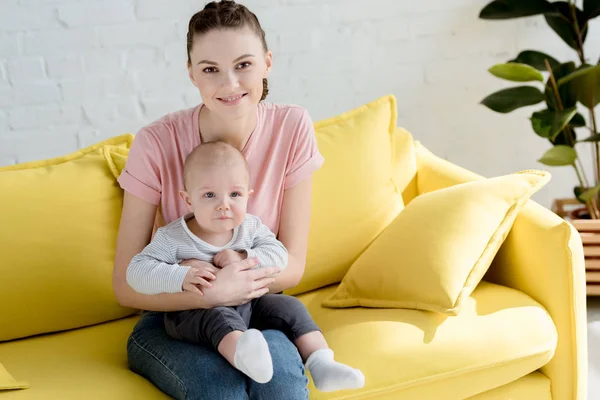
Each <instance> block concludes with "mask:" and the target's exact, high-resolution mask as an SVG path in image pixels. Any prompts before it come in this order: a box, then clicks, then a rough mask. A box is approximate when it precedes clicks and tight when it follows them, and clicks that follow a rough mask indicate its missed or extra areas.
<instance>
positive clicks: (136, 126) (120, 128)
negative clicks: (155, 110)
mask: <svg viewBox="0 0 600 400" xmlns="http://www.w3.org/2000/svg"><path fill="white" fill-rule="evenodd" d="M149 122H150V121H148V120H142V119H123V118H120V119H119V120H118V121H108V122H104V123H102V124H99V125H97V126H94V127H93V128H94V129H93V130H94V132H97V134H96V135H94V136H91V137H88V138H87V139H86V137H85V135H84V134H81V135H79V140H80V142H81V145H88V146H89V145H90V144H94V143H97V142H99V141H100V140H103V139H108V138H111V137H114V136H117V135H122V134H124V133H133V134H135V133H136V132H138V131H139V130H140V128H142V127H144V126H146V125H147V124H148V123H149Z"/></svg>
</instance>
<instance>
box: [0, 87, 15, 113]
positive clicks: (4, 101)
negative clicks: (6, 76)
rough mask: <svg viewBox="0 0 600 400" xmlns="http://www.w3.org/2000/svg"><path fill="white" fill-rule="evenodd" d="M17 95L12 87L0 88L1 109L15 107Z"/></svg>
mask: <svg viewBox="0 0 600 400" xmlns="http://www.w3.org/2000/svg"><path fill="white" fill-rule="evenodd" d="M14 97H15V94H14V91H13V89H12V88H11V87H10V86H7V87H0V108H5V107H11V106H13V105H14V104H13V100H14Z"/></svg>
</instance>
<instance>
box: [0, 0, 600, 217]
mask: <svg viewBox="0 0 600 400" xmlns="http://www.w3.org/2000/svg"><path fill="white" fill-rule="evenodd" d="M206 1H207V0H206ZM206 1H202V0H201V1H199V0H176V1H173V0H103V1H101V0H79V1H78V0H45V1H43V2H42V1H39V0H2V2H1V3H0V165H7V164H13V163H17V162H25V161H29V160H33V159H39V158H47V157H55V156H59V155H62V154H64V153H67V152H71V151H74V150H76V149H77V148H80V147H82V146H86V145H89V144H92V143H95V142H97V141H99V140H101V139H103V138H106V137H110V136H114V135H118V134H120V133H123V132H134V133H135V132H136V131H137V130H138V129H139V128H140V127H141V126H143V125H144V124H147V123H149V122H151V121H152V120H154V119H156V118H158V117H160V116H161V115H163V114H165V113H167V112H170V111H175V110H178V109H181V108H184V107H191V106H192V105H194V104H197V103H198V102H199V101H200V97H199V95H198V93H197V91H196V90H195V88H194V87H193V86H192V85H191V83H190V82H189V80H188V77H187V71H186V69H185V61H186V54H185V34H186V29H187V23H188V21H189V18H190V17H191V15H192V14H193V13H194V12H195V11H196V10H197V9H199V8H201V7H202V6H203V5H204V4H205V2H206ZM486 3H487V0H451V1H448V0H424V1H415V0H248V1H246V2H245V4H246V5H248V6H249V7H250V8H251V9H252V10H253V11H255V12H256V14H257V15H258V17H259V19H260V20H261V22H262V24H263V27H264V28H265V30H266V32H267V41H268V44H269V46H270V47H271V49H272V50H273V51H274V55H275V57H274V63H275V64H274V70H273V74H272V75H271V79H270V84H271V90H270V99H271V100H273V101H280V102H287V103H296V104H300V105H302V106H305V107H307V108H308V109H309V111H310V112H311V115H312V117H313V119H314V120H319V119H322V118H325V117H329V116H333V115H336V114H338V113H341V112H343V111H346V110H348V109H350V108H353V107H356V106H359V105H361V104H363V103H365V102H367V101H370V100H373V99H375V98H377V97H380V96H382V95H384V94H387V93H393V94H394V95H395V96H396V97H397V99H398V115H399V124H400V125H402V126H405V127H406V128H408V129H409V130H410V131H412V132H413V134H414V135H415V137H416V138H417V139H419V140H421V141H422V142H423V143H424V144H425V145H426V146H427V147H429V148H430V149H431V150H433V151H434V152H436V153H437V154H439V155H441V156H443V157H445V158H447V159H449V160H451V161H453V162H456V163H458V164H460V165H463V166H465V167H467V168H469V169H473V170H475V171H477V172H479V173H481V174H483V175H487V176H493V175H498V174H503V173H509V172H512V171H516V170H519V169H525V168H542V167H543V166H541V165H540V164H537V163H536V161H535V160H536V159H537V158H538V157H539V156H540V155H541V154H542V153H543V152H544V150H545V149H546V148H547V145H546V143H545V142H544V141H543V140H541V139H539V138H538V137H537V136H535V134H534V133H533V132H532V130H531V128H530V125H529V122H528V120H527V117H528V116H529V115H530V113H531V110H532V109H527V110H519V111H516V112H514V113H512V114H510V115H499V114H496V113H493V112H491V111H489V110H487V109H486V108H484V107H483V106H481V105H479V101H480V100H481V99H482V98H483V97H485V96H486V95H487V94H489V93H491V92H492V91H495V90H498V89H499V88H501V87H503V86H506V85H507V84H506V83H504V82H503V81H500V80H499V79H496V78H494V77H493V76H491V75H490V74H489V73H488V72H487V69H488V68H489V67H490V66H491V65H493V64H495V63H498V62H504V61H507V60H508V59H510V58H512V57H514V56H515V55H516V54H517V53H518V52H519V51H520V50H524V49H527V48H532V49H539V50H543V51H546V52H549V53H550V54H552V55H554V56H555V57H557V58H558V59H561V60H566V59H575V54H574V53H573V52H572V51H570V49H569V48H568V47H567V46H566V45H564V44H563V43H562V42H561V41H560V39H558V38H557V37H556V35H555V34H554V33H553V32H552V31H551V30H550V29H549V28H548V27H547V26H546V23H545V22H544V21H543V19H542V18H541V17H533V18H528V19H526V20H518V21H497V22H491V21H481V20H479V19H478V18H477V15H478V13H479V10H480V9H481V8H482V7H483V6H484V5H485V4H486ZM296 30H300V31H301V32H302V34H300V35H298V34H296ZM599 32H600V25H599V24H598V22H597V21H595V22H594V24H593V25H592V26H591V31H590V35H589V36H588V42H589V43H588V47H587V53H588V57H589V58H590V59H592V60H596V59H597V58H598V55H599V54H600V34H599ZM582 153H583V154H586V153H587V152H585V151H582ZM551 172H552V173H553V175H554V179H553V181H552V182H551V183H550V184H549V185H548V187H546V188H545V189H544V190H543V191H541V192H540V193H538V194H537V195H536V197H535V198H536V199H537V200H538V201H540V202H541V203H542V204H545V205H550V202H551V199H552V198H554V197H559V196H569V195H570V190H571V187H572V186H573V182H574V179H573V173H572V171H570V170H568V169H564V168H553V169H551Z"/></svg>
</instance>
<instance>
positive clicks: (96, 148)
mask: <svg viewBox="0 0 600 400" xmlns="http://www.w3.org/2000/svg"><path fill="white" fill-rule="evenodd" d="M132 140H133V135H131V134H126V135H122V136H118V137H115V138H112V139H108V140H105V141H102V142H100V143H97V144H95V145H93V146H89V147H86V148H84V149H81V150H79V151H77V152H75V153H72V154H69V155H67V156H64V157H58V158H53V159H49V160H42V161H35V162H30V163H24V164H19V165H12V166H8V167H4V168H0V188H2V195H1V196H0V221H2V229H0V254H2V261H1V262H0V341H4V340H11V339H15V338H20V337H25V336H30V335H35V334H40V333H46V332H53V331H59V330H65V329H71V328H76V327H81V326H87V325H92V324H96V323H100V322H104V321H108V320H112V319H117V318H121V317H124V316H126V315H129V314H132V313H133V312H134V311H133V310H130V309H127V308H123V307H121V306H120V305H119V304H118V303H117V301H116V299H115V296H114V293H113V290H112V270H113V262H114V250H115V243H116V237H117V231H118V226H119V220H120V217H121V207H122V204H123V191H122V189H121V188H120V186H119V184H118V182H117V181H116V174H118V172H119V171H118V170H119V168H120V167H121V165H122V158H123V157H124V155H125V154H126V152H127V151H128V149H129V147H130V145H131V142H132Z"/></svg>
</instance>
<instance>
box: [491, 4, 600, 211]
mask: <svg viewBox="0 0 600 400" xmlns="http://www.w3.org/2000/svg"><path fill="white" fill-rule="evenodd" d="M581 3H582V4H581V8H580V7H578V5H577V2H576V1H573V0H570V1H555V2H549V1H547V0H496V1H492V2H490V3H488V4H487V5H486V6H485V7H484V8H483V9H482V10H481V12H480V14H479V18H481V19H486V20H505V19H514V18H522V17H529V16H533V15H543V16H544V19H545V20H546V22H547V24H548V25H549V27H550V28H551V29H552V30H553V31H554V32H555V33H556V34H557V35H558V36H559V37H560V38H561V39H562V40H563V41H564V42H565V43H566V44H568V45H569V46H570V47H571V48H572V49H573V50H574V52H575V53H576V55H577V62H574V61H566V62H561V61H558V60H556V59H555V58H553V57H551V56H550V55H548V54H544V53H542V52H539V51H536V50H525V51H522V52H521V53H519V54H518V55H517V57H515V58H514V59H512V60H510V61H508V62H506V63H504V64H497V65H494V66H492V67H491V68H490V69H489V72H490V73H492V74H493V75H494V76H497V77H499V78H502V79H506V80H509V81H513V82H518V83H519V85H518V86H515V87H511V88H508V89H503V90H500V91H497V92H495V93H492V94H490V95H489V96H487V97H485V98H484V99H483V100H482V101H481V103H482V104H483V105H485V106H486V107H488V108H489V109H491V110H493V111H496V112H499V113H509V112H511V111H513V110H516V109H518V108H520V107H525V106H532V105H536V104H539V103H542V107H540V108H538V109H537V110H535V111H534V112H533V114H532V115H531V118H530V122H531V127H532V129H533V131H534V132H535V133H536V134H537V135H538V136H540V137H541V138H543V139H546V140H548V141H549V142H550V144H551V147H550V149H549V150H548V151H547V152H546V153H545V154H543V155H542V156H541V158H540V159H539V160H538V161H539V162H540V163H542V164H545V165H548V166H569V167H572V168H574V171H575V176H576V177H577V185H576V186H575V187H574V194H575V197H576V198H577V199H578V200H579V201H580V202H582V203H584V204H585V205H586V208H587V211H588V214H589V218H591V219H600V211H599V208H598V204H599V203H600V202H599V193H600V132H599V126H598V122H599V121H597V119H596V115H595V110H594V107H595V106H596V105H597V104H598V103H600V60H597V61H596V62H595V63H593V62H591V61H590V60H588V59H587V58H586V55H585V49H584V44H585V40H586V38H587V37H588V32H589V21H590V20H592V19H594V18H596V17H598V16H599V15H600V0H583V1H582V2H581ZM524 82H531V83H530V84H526V85H525V84H523V83H524ZM579 111H583V114H587V115H586V116H584V115H583V114H582V113H580V112H579ZM586 117H587V120H586ZM580 146H592V154H593V159H594V166H593V169H594V174H593V179H588V175H587V174H586V172H585V170H584V167H583V164H582V163H581V159H580V158H579V154H578V151H579V149H580Z"/></svg>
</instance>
